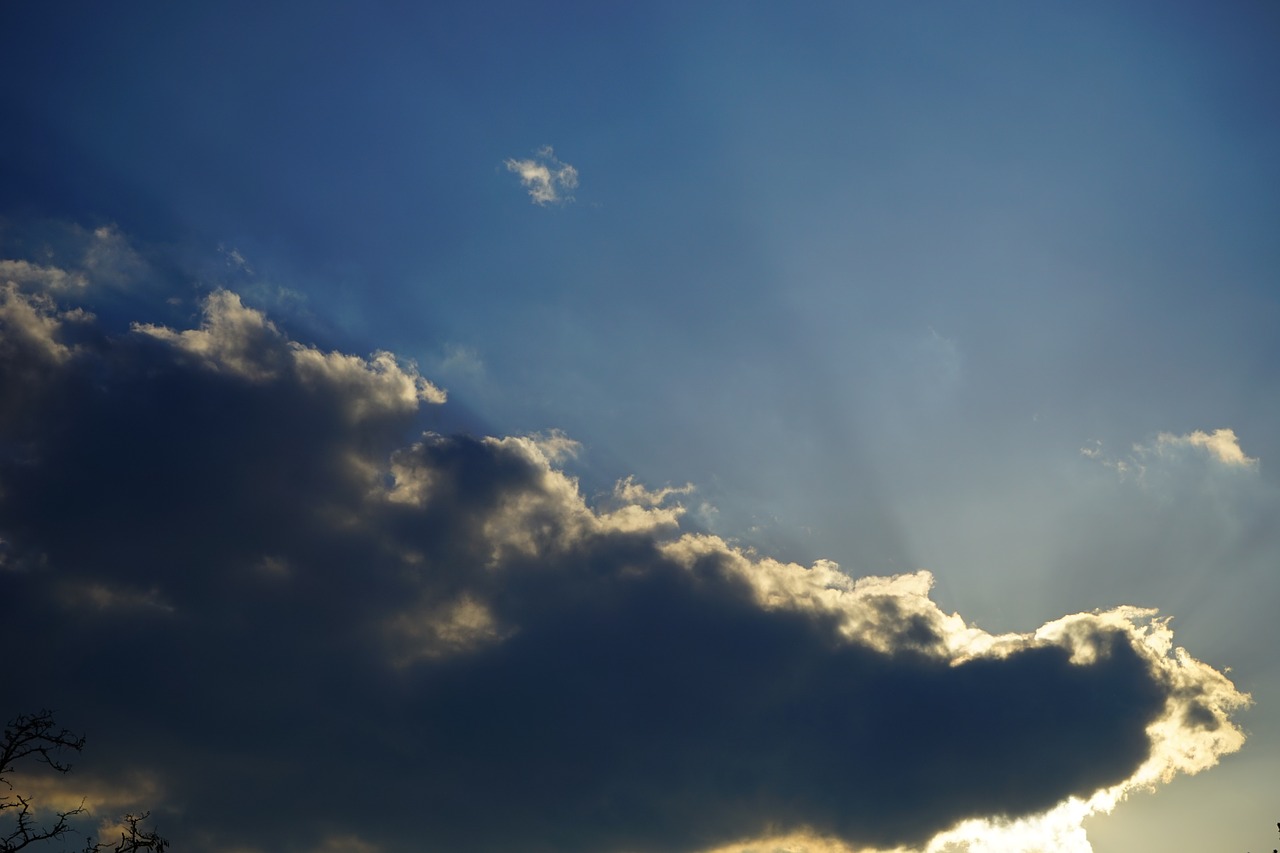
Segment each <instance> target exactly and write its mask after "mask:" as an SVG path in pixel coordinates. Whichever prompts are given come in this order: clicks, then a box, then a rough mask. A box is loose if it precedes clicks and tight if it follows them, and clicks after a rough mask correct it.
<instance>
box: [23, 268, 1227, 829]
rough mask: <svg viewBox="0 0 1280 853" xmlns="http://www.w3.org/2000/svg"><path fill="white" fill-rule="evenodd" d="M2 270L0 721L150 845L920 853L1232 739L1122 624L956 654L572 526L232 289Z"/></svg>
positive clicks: (880, 600)
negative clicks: (58, 732)
mask: <svg viewBox="0 0 1280 853" xmlns="http://www.w3.org/2000/svg"><path fill="white" fill-rule="evenodd" d="M15 269H16V268H15ZM36 278H39V279H40V281H35V279H36ZM27 279H28V280H24V281H14V282H13V283H12V284H10V285H7V288H8V289H7V290H5V291H4V298H5V302H3V303H2V304H0V335H2V336H3V337H2V338H0V401H3V403H2V405H3V408H0V429H2V430H3V432H2V433H0V448H2V452H0V537H3V551H0V558H2V559H3V563H0V585H2V586H0V589H2V591H3V594H0V618H2V619H3V621H4V624H5V626H6V633H7V635H8V636H10V637H12V638H13V655H14V660H13V661H11V667H12V668H13V669H14V670H15V672H16V673H17V677H16V678H15V679H12V680H11V683H13V684H14V685H15V688H14V689H12V690H10V691H8V694H7V695H6V697H5V700H6V703H12V704H13V707H12V708H10V709H9V710H10V711H11V712H16V711H18V710H25V709H30V708H35V707H43V706H53V707H56V708H57V709H58V711H59V714H60V715H61V717H62V718H63V719H64V720H65V722H66V723H67V724H68V725H74V726H77V727H81V728H84V729H86V730H87V731H88V733H89V734H90V737H91V742H90V752H89V756H88V757H87V758H86V761H85V762H84V765H83V773H84V774H85V775H84V778H85V779H86V780H87V781H86V784H89V783H101V782H102V780H104V779H105V780H108V781H110V780H115V781H116V782H117V783H118V784H119V786H120V789H121V790H130V791H133V790H137V791H138V792H139V794H138V796H139V798H141V797H143V796H144V794H145V796H146V797H147V798H149V800H150V805H151V806H152V807H153V808H154V809H155V813H156V815H157V817H158V818H159V821H160V824H161V828H162V829H163V830H164V831H165V834H167V835H169V836H171V837H172V838H173V839H174V840H175V841H176V842H178V844H179V846H181V847H182V848H183V849H189V850H215V849H216V850H245V851H248V850H320V849H324V850H331V851H337V850H353V851H356V850H371V849H377V850H384V851H395V850H419V849H436V850H457V851H510V850H526V851H538V850H547V851H574V850H577V851H593V853H599V851H610V850H613V851H624V850H625V851H695V850H706V849H712V848H716V847H722V846H724V845H729V844H732V843H734V842H737V841H741V840H749V839H753V838H765V837H770V836H778V835H786V834H798V835H803V836H805V837H808V838H811V839H827V840H828V841H829V842H830V843H844V844H849V845H871V846H876V847H882V848H890V847H895V846H899V845H911V846H924V845H926V844H927V843H928V842H929V840H930V839H931V838H932V837H934V836H936V835H937V834H938V833H940V832H943V831H944V830H948V829H949V828H952V827H955V826H957V825H959V824H962V822H964V821H966V820H971V819H982V818H994V819H1010V818H1020V817H1028V816H1032V815H1036V814H1039V813H1042V812H1045V811H1048V810H1051V809H1053V808H1054V807H1055V806H1056V805H1057V804H1059V803H1061V802H1063V801H1064V800H1066V799H1067V798H1069V797H1077V798H1079V799H1081V800H1089V799H1090V798H1091V797H1094V796H1095V795H1098V792H1102V794H1100V795H1099V796H1103V797H1104V798H1105V797H1108V796H1109V797H1111V798H1112V800H1114V797H1115V796H1118V795H1119V792H1121V791H1123V790H1124V789H1125V786H1126V785H1129V784H1141V783H1147V782H1151V781H1155V780H1157V779H1159V778H1161V777H1162V776H1164V775H1167V774H1168V773H1170V772H1172V771H1173V770H1188V771H1194V770H1196V769H1199V768H1200V767H1202V766H1208V765H1209V764H1212V763H1213V762H1214V761H1215V760H1216V757H1217V755H1219V754H1221V753H1222V752H1225V751H1230V750H1232V749H1235V748H1237V747H1238V746H1239V742H1240V735H1239V731H1238V730H1237V729H1236V728H1235V727H1234V725H1233V724H1232V723H1231V722H1230V720H1229V719H1228V717H1227V714H1228V712H1229V711H1230V710H1231V709H1232V708H1233V707H1235V705H1237V704H1239V702H1240V701H1242V700H1241V697H1240V696H1239V694H1238V693H1236V692H1235V691H1234V688H1232V687H1231V685H1230V683H1229V682H1227V681H1226V680H1225V679H1224V678H1222V677H1221V676H1220V675H1218V674H1217V673H1215V672H1213V671H1212V670H1210V669H1208V668H1207V667H1204V666H1203V665H1200V664H1198V663H1196V662H1195V661H1193V660H1191V659H1190V658H1187V657H1185V656H1178V655H1174V654H1171V653H1170V647H1169V645H1168V630H1167V627H1166V626H1165V625H1164V623H1162V622H1159V621H1152V619H1151V616H1152V614H1150V613H1148V612H1144V611H1137V610H1133V609H1122V610H1117V611H1112V612H1108V613H1101V614H1085V615H1079V616H1074V617H1066V618H1064V619H1063V620H1060V621H1059V622H1057V623H1052V624H1051V625H1048V626H1045V627H1044V628H1042V629H1041V630H1040V631H1038V632H1036V633H1035V634H1029V635H1009V636H1002V637H993V636H990V635H987V634H984V633H983V632H981V631H979V630H977V629H975V628H972V627H971V626H967V625H965V624H964V622H963V621H962V620H961V619H960V618H959V617H957V616H953V615H951V616H949V615H947V614H944V613H942V612H941V611H940V610H938V608H937V607H936V605H934V604H933V602H932V601H930V600H929V598H928V585H929V579H928V577H927V576H926V575H925V574H924V573H919V574H917V575H907V576H901V577H896V578H864V579H861V580H857V581H855V580H853V579H850V578H848V577H846V576H845V575H843V574H842V573H840V572H839V571H838V569H837V568H836V567H835V566H834V565H833V564H830V563H825V562H821V563H818V564H816V565H814V566H813V567H810V568H803V567H800V566H796V565H792V564H785V563H779V562H774V561H771V560H766V559H760V558H758V557H755V556H753V555H750V554H746V553H743V552H741V551H739V550H735V549H734V548H732V547H730V546H729V545H727V544H726V543H724V542H723V541H721V540H719V539H716V538H715V537H710V536H705V535H700V534H698V533H696V532H691V531H687V530H683V529H682V528H681V527H680V524H679V516H680V510H679V508H678V506H676V505H674V504H673V503H672V500H673V499H678V498H679V496H680V494H682V493H683V490H672V491H670V492H668V493H665V494H662V493H656V492H648V491H645V490H644V489H642V488H640V487H638V486H637V485H636V484H635V483H634V482H632V481H629V480H628V481H625V482H624V483H622V484H620V486H619V489H618V491H617V493H616V494H615V496H614V497H613V499H612V500H611V501H606V502H603V503H601V504H600V505H598V506H595V507H592V506H588V505H587V504H586V503H585V502H584V500H583V498H582V496H581V495H580V493H579V491H578V489H577V484H576V483H575V482H574V481H573V480H572V479H571V478H570V477H569V476H567V475H566V474H565V473H563V471H562V470H560V469H559V468H558V467H557V464H556V460H557V459H559V458H560V457H561V456H562V455H563V454H564V453H566V452H569V451H571V449H572V448H571V445H570V443H569V442H567V440H566V439H564V438H563V437H562V436H558V435H554V434H553V435H548V436H533V437H506V438H492V437H473V436H465V435H454V436H442V435H437V434H434V433H430V432H427V433H425V434H424V433H422V432H421V430H422V427H423V422H422V417H423V416H422V413H421V411H420V406H421V404H423V403H437V402H442V401H443V393H442V392H440V391H439V390H438V389H436V388H435V386H433V385H431V384H430V383H429V382H427V381H426V380H425V379H423V378H422V377H421V376H419V375H418V373H417V371H416V368H414V366H413V365H411V364H406V363H403V362H400V361H397V360H396V359H395V358H394V357H392V356H391V355H390V354H387V353H375V354H373V355H371V356H369V357H367V358H361V357H355V356H349V355H342V354H338V353H326V352H322V351H320V350H318V349H315V348H313V347H309V346H306V345H303V344H299V343H297V342H294V341H292V340H290V339H289V338H288V337H287V336H286V335H284V334H283V333H282V332H281V331H279V330H278V329H277V328H276V327H275V326H273V325H272V324H271V323H270V322H269V321H268V320H267V319H266V318H265V317H264V316H263V315H262V314H261V313H260V312H258V311H256V310H254V309H252V308H249V307H246V306H245V305H243V304H242V302H241V300H240V299H239V298H238V297H237V296H235V295H234V294H231V293H228V292H215V293H213V294H210V295H209V296H208V297H207V299H206V300H205V302H204V304H203V311H204V315H203V319H202V321H201V322H200V323H199V325H198V326H197V328H195V329H188V330H174V329H170V328H167V327H163V326H156V325H134V326H132V327H131V328H112V329H104V328H99V327H98V326H97V325H95V324H94V323H93V322H92V320H91V319H90V318H87V317H85V316H81V315H79V314H75V313H74V306H68V305H65V304H61V303H59V302H57V301H55V297H54V296H53V295H49V294H48V292H47V291H48V288H47V287H45V286H44V285H42V284H41V282H42V281H52V280H55V279H57V276H55V275H53V274H52V273H48V272H45V273H41V275H40V276H34V275H31V276H28V277H27ZM57 280H59V281H61V280H62V279H57ZM33 281H34V283H33ZM42 288H43V289H42ZM59 298H65V297H64V296H62V295H61V294H60V295H59ZM415 433H416V436H415ZM1188 745H1190V746H1192V747H1194V749H1192V750H1190V752H1189V751H1188V749H1186V748H1185V747H1188ZM1192 753H1194V755H1192ZM139 779H141V780H145V781H146V784H142V783H140V782H138V781H137V780H139ZM95 780H96V782H95ZM130 780H133V781H130ZM1100 802H1101V801H1100ZM1104 805H1105V803H1104ZM813 843H815V844H818V843H819V842H818V841H814V842H813ZM370 845H372V846H370ZM815 849H816V848H815ZM824 849H825V848H824Z"/></svg>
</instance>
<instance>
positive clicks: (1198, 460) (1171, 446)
mask: <svg viewBox="0 0 1280 853" xmlns="http://www.w3.org/2000/svg"><path fill="white" fill-rule="evenodd" d="M1080 454H1081V455H1082V456H1084V457H1086V458H1088V459H1092V460H1094V461H1096V462H1098V463H1099V464H1101V465H1104V466H1106V467H1108V468H1111V469H1112V470H1114V471H1115V472H1116V473H1117V474H1119V475H1120V476H1121V478H1123V479H1131V480H1133V481H1135V482H1136V483H1138V484H1139V485H1141V486H1142V487H1143V488H1145V489H1147V490H1148V491H1150V492H1152V493H1153V494H1156V495H1160V496H1163V497H1164V498H1165V499H1169V498H1171V496H1172V494H1173V491H1174V489H1173V485H1174V483H1175V481H1176V482H1177V483H1178V489H1177V491H1187V490H1188V486H1189V485H1194V484H1197V483H1198V485H1199V487H1200V488H1199V491H1205V490H1213V489H1215V487H1216V486H1217V485H1218V484H1221V483H1229V482H1231V481H1232V480H1235V479H1236V478H1238V477H1239V476H1240V475H1248V474H1256V473H1257V470H1258V460H1257V459H1256V458H1254V457H1251V456H1248V455H1246V454H1245V452H1244V450H1243V449H1242V448H1241V447H1240V440H1239V439H1238V438H1237V436H1236V433H1235V430H1233V429H1216V430H1214V431H1213V432H1212V433H1207V432H1204V431H1202V430H1194V431H1193V432H1189V433H1186V434H1185V435H1175V434H1174V433H1170V432H1162V433H1159V434H1158V435H1157V436H1156V437H1155V438H1154V439H1151V440H1149V441H1146V442H1138V443H1136V444H1134V445H1133V449H1132V452H1131V453H1129V454H1127V455H1125V456H1121V457H1112V456H1110V455H1108V454H1107V453H1106V452H1105V451H1104V449H1103V447H1102V443H1101V442H1094V443H1093V444H1092V445H1090V446H1086V447H1082V448H1081V449H1080Z"/></svg>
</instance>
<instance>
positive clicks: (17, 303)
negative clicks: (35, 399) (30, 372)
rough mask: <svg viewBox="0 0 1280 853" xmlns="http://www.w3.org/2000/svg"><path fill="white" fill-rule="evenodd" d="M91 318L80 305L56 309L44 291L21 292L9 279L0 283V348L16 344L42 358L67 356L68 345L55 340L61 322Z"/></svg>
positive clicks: (56, 359) (61, 324)
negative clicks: (65, 309)
mask: <svg viewBox="0 0 1280 853" xmlns="http://www.w3.org/2000/svg"><path fill="white" fill-rule="evenodd" d="M92 318H93V315H92V314H89V313H88V312H87V311H84V310H83V309H80V308H74V309H71V310H70V311H61V310H59V309H58V306H57V304H56V303H54V301H53V299H52V298H51V297H50V296H49V295H48V294H45V293H35V294H27V293H23V292H22V291H20V290H19V289H18V287H17V285H16V284H15V283H14V282H12V281H10V282H6V283H4V284H0V330H2V331H3V332H4V336H3V337H0V349H7V348H12V347H13V346H15V345H16V346H18V347H20V348H21V349H23V350H24V351H26V352H29V353H32V354H34V355H36V356H37V357H38V358H40V359H42V360H45V361H52V362H55V363H57V362H62V361H65V360H66V359H67V358H69V357H70V356H71V354H72V348H71V347H69V346H67V345H66V344H64V343H62V342H61V341H60V340H58V338H59V333H60V332H61V330H62V326H63V323H64V322H65V321H72V322H83V321H87V320H90V319H92ZM5 338H8V339H9V340H8V341H6V340H5Z"/></svg>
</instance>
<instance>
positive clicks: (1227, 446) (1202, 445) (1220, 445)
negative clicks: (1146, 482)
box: [1154, 429, 1258, 468]
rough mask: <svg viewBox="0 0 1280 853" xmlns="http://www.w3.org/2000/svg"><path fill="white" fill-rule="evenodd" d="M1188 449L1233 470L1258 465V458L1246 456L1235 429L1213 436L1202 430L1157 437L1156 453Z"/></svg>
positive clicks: (1222, 430) (1223, 430) (1219, 432)
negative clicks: (1202, 453) (1199, 452)
mask: <svg viewBox="0 0 1280 853" xmlns="http://www.w3.org/2000/svg"><path fill="white" fill-rule="evenodd" d="M1187 449H1191V450H1199V451H1203V452H1205V453H1208V454H1209V456H1210V457H1212V458H1213V459H1216V460H1217V461H1218V462H1221V463H1222V464H1223V465H1227V466H1230V467H1232V468H1248V467H1251V466H1254V465H1257V464H1258V460H1257V459H1256V458H1254V457H1251V456H1245V454H1244V451H1243V450H1241V449H1240V440H1239V439H1238V438H1236V431H1235V430H1233V429H1215V430H1214V431H1213V433H1212V434H1210V433H1206V432H1203V431H1202V430H1196V431H1195V432H1190V433H1187V434H1186V435H1174V434H1173V433H1168V432H1162V433H1160V435H1158V436H1156V443H1155V447H1154V450H1155V452H1156V453H1159V454H1164V453H1167V452H1182V451H1184V450H1187Z"/></svg>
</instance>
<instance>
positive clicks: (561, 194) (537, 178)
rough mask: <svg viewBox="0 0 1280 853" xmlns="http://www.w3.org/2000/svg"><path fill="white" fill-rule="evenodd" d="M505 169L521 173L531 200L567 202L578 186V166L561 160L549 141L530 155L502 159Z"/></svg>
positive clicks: (543, 202)
mask: <svg viewBox="0 0 1280 853" xmlns="http://www.w3.org/2000/svg"><path fill="white" fill-rule="evenodd" d="M505 164H506V167H507V171H509V172H514V173H515V174H517V175H519V176H520V183H521V184H522V185H524V188H525V189H526V190H528V191H529V198H530V199H532V200H533V203H534V204H537V205H547V204H567V203H568V202H571V201H573V196H572V195H571V193H572V192H573V190H575V189H577V188H578V170H577V169H575V168H574V167H573V166H570V165H569V164H568V163H563V162H561V161H560V160H559V159H558V158H557V157H556V154H555V151H554V150H552V148H551V146H550V145H544V146H543V147H541V148H539V149H538V150H537V152H536V153H535V154H534V156H533V157H532V158H531V159H528V160H515V159H509V160H506V161H505Z"/></svg>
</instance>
